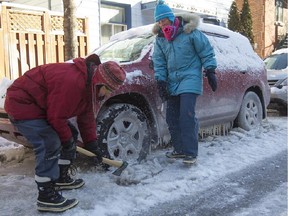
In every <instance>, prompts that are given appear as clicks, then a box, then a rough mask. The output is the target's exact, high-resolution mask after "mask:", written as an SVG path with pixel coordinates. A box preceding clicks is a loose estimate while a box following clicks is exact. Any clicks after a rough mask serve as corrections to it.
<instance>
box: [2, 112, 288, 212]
mask: <svg viewBox="0 0 288 216" xmlns="http://www.w3.org/2000/svg"><path fill="white" fill-rule="evenodd" d="M8 146H11V148H12V149H13V148H16V146H17V144H15V143H13V142H10V141H7V140H5V139H3V138H1V139H0V152H1V153H0V155H1V157H0V158H2V159H3V158H5V152H6V151H7V149H9V147H8ZM18 148H19V149H17V148H16V149H17V150H15V151H11V152H14V155H11V152H10V155H9V157H8V156H7V157H6V158H9V159H10V162H7V161H4V162H3V161H2V164H1V165H0V173H1V176H0V191H1V196H0V203H1V211H0V215H2V216H4V215H5V216H8V215H9V216H10V215H11V216H12V215H13V216H16V215H36V214H37V210H36V198H37V189H36V184H35V182H34V176H33V171H34V167H33V165H34V157H33V153H32V150H29V149H28V150H27V149H25V148H24V147H22V146H20V145H19V146H18ZM3 149H6V151H3ZM20 149H22V150H20ZM168 150H169V149H168V148H167V149H158V150H155V151H153V152H152V153H151V154H150V155H149V156H148V157H147V160H145V161H142V162H141V163H137V162H135V161H128V162H129V166H128V167H127V168H126V170H124V172H123V173H122V175H121V176H120V177H117V176H115V175H113V174H112V172H113V171H114V170H115V168H110V171H107V172H104V171H100V170H99V169H96V168H95V167H93V166H91V164H90V166H88V167H87V164H89V163H87V161H85V157H83V156H81V155H79V157H78V159H77V160H76V164H77V167H78V174H77V177H81V178H83V179H84V180H85V182H86V184H85V186H84V187H83V188H82V189H78V190H73V191H64V192H63V195H64V196H65V197H68V198H73V197H75V198H77V199H79V204H78V206H77V207H76V208H73V209H71V210H68V211H66V212H64V213H62V214H61V215H69V216H70V215H77V216H86V215H87V216H88V215H97V216H111V215H113V216H123V215H133V214H136V213H139V212H140V211H141V210H147V209H148V208H149V207H152V206H156V205H157V204H160V203H163V202H166V201H172V200H173V199H178V198H180V197H181V196H183V195H189V194H193V193H197V192H200V191H204V190H205V189H207V188H209V187H211V186H212V185H214V184H216V183H217V182H219V180H221V178H222V177H224V176H225V175H228V174H233V173H234V172H237V171H239V170H241V169H244V168H246V167H249V165H252V164H255V163H257V162H258V161H260V160H263V159H265V158H268V157H272V156H273V155H276V154H277V153H279V152H282V151H287V117H269V118H268V119H267V120H264V122H263V124H262V125H261V126H259V127H258V128H257V129H254V130H252V131H249V132H247V131H244V130H242V129H240V128H235V129H233V130H232V131H230V133H229V134H228V135H226V136H209V137H206V138H204V139H201V140H200V143H199V156H198V161H197V164H196V165H193V166H190V167H189V166H188V167H187V166H185V165H184V164H182V162H181V160H175V159H167V158H166V157H165V152H166V151H168ZM80 160H83V161H80ZM11 167H12V169H11ZM283 190H284V192H283ZM285 190H286V191H287V184H286V183H285V184H283V185H281V188H279V190H277V191H275V192H274V193H270V194H268V195H267V197H263V203H259V204H258V205H256V204H253V205H252V206H251V207H250V208H249V209H241V210H239V215H251V214H248V213H249V212H250V213H251V212H253V215H260V214H258V213H259V212H261V215H266V216H270V215H273V209H275V208H277V212H283V215H286V212H287V202H286V201H287V200H286V199H285V196H286V195H287V193H285ZM280 198H281V199H280ZM286 198H287V197H286ZM264 203H267V205H264ZM241 212H242V213H241ZM247 212H248V213H247ZM263 212H264V213H265V214H262V213H263ZM41 215H48V213H47V214H45V213H43V214H41Z"/></svg>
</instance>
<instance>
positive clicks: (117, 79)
mask: <svg viewBox="0 0 288 216" xmlns="http://www.w3.org/2000/svg"><path fill="white" fill-rule="evenodd" d="M125 79H126V72H125V71H124V70H123V68H122V67H121V66H120V65H118V64H117V63H116V62H114V61H107V62H105V63H103V64H100V65H98V67H97V69H96V71H95V74H94V77H93V85H105V86H107V87H108V88H109V89H111V90H112V91H113V90H116V89H118V88H119V87H120V86H121V85H122V84H123V82H124V81H125Z"/></svg>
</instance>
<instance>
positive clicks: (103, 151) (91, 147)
mask: <svg viewBox="0 0 288 216" xmlns="http://www.w3.org/2000/svg"><path fill="white" fill-rule="evenodd" d="M84 148H85V149H86V150H88V151H90V152H93V153H94V154H95V155H96V156H95V158H94V163H95V164H96V165H98V164H100V165H101V166H102V167H103V168H104V169H106V170H108V168H109V167H110V166H109V165H107V164H103V163H102V157H105V158H108V159H111V157H110V154H109V152H108V149H107V147H106V148H104V146H102V147H100V146H99V145H98V143H97V141H92V142H89V143H86V144H85V147H84Z"/></svg>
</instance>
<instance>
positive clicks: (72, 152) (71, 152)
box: [60, 137, 76, 163]
mask: <svg viewBox="0 0 288 216" xmlns="http://www.w3.org/2000/svg"><path fill="white" fill-rule="evenodd" d="M75 158H76V141H75V140H74V138H72V137H71V139H70V140H69V141H67V142H64V143H62V149H61V154H60V159H63V160H70V161H71V163H72V162H73V161H74V160H75Z"/></svg>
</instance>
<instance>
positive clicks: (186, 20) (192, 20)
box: [152, 13, 200, 35]
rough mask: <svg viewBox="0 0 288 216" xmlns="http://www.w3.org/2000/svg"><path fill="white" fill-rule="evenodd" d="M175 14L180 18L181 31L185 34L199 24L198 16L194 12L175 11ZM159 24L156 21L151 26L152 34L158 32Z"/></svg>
mask: <svg viewBox="0 0 288 216" xmlns="http://www.w3.org/2000/svg"><path fill="white" fill-rule="evenodd" d="M175 16H176V17H178V18H180V20H182V21H183V23H182V24H183V32H184V33H185V34H189V33H191V32H192V31H193V30H194V29H196V28H197V27H198V25H199V21H200V17H199V16H198V15H196V14H192V13H175ZM160 30H161V29H160V26H159V24H158V23H155V25H154V26H153V28H152V33H153V34H155V35H156V34H158V33H159V32H160Z"/></svg>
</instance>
